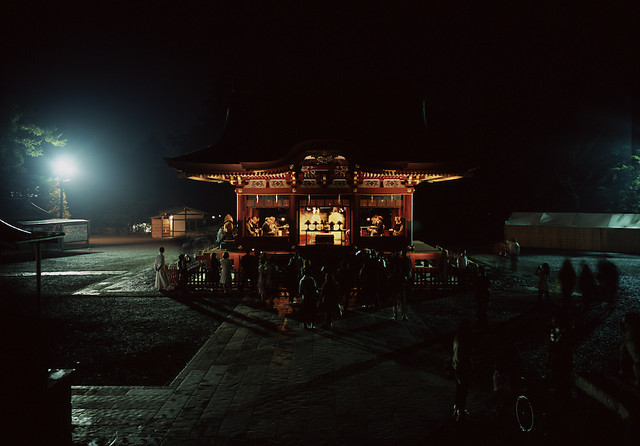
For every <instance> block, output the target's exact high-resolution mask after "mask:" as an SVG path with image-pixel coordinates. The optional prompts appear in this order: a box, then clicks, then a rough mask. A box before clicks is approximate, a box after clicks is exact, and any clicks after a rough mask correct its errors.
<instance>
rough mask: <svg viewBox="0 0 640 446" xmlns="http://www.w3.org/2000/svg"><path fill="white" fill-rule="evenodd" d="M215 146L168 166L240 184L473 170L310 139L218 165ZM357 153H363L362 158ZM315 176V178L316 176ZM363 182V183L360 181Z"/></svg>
mask: <svg viewBox="0 0 640 446" xmlns="http://www.w3.org/2000/svg"><path fill="white" fill-rule="evenodd" d="M215 153H216V150H215V147H214V146H212V147H208V148H205V149H203V150H200V151H196V152H192V153H189V154H186V155H182V156H178V157H175V158H165V161H166V162H167V164H168V165H169V166H170V167H171V168H173V169H175V170H177V171H178V172H180V173H181V174H182V175H184V176H185V177H187V178H190V179H194V180H200V181H214V182H220V181H228V182H230V183H232V184H235V185H239V184H240V183H241V182H242V181H243V180H245V179H247V178H248V177H257V176H263V177H283V176H286V174H287V173H294V172H300V171H303V172H305V171H314V172H332V173H335V172H337V171H340V172H344V174H345V176H346V173H347V172H350V173H351V175H353V174H354V173H356V175H357V173H360V174H361V176H366V177H380V176H398V175H401V176H406V177H411V180H410V181H412V184H410V185H415V184H418V183H420V182H422V181H444V180H451V179H458V178H462V177H464V176H469V175H470V174H471V173H472V171H473V170H474V169H473V168H470V167H469V166H464V165H462V164H461V163H436V162H434V163H417V162H410V161H378V160H375V159H370V158H369V157H366V156H363V155H362V151H360V150H357V148H356V147H355V146H353V145H352V144H349V143H347V142H344V141H340V140H308V141H303V142H301V143H299V144H297V145H296V146H294V147H293V148H292V149H291V150H290V151H289V153H287V154H286V155H285V156H284V157H282V158H280V159H277V160H273V161H240V162H237V163H216V162H213V160H214V159H215ZM357 154H360V156H359V157H358V156H357ZM312 176H313V175H312ZM360 182H361V181H360Z"/></svg>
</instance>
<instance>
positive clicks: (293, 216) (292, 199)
mask: <svg viewBox="0 0 640 446" xmlns="http://www.w3.org/2000/svg"><path fill="white" fill-rule="evenodd" d="M298 215H299V209H298V199H297V197H296V196H295V195H294V194H290V195H289V246H292V245H296V246H298V245H299V244H300V231H299V230H298V223H299V222H298Z"/></svg>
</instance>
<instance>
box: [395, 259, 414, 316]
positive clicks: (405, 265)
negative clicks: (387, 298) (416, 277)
mask: <svg viewBox="0 0 640 446" xmlns="http://www.w3.org/2000/svg"><path fill="white" fill-rule="evenodd" d="M412 278H413V272H412V270H411V259H410V258H409V257H407V253H406V252H403V253H402V255H399V254H398V253H394V255H393V257H392V259H391V295H392V296H393V299H392V303H393V318H394V319H395V320H398V319H400V318H402V320H404V321H406V320H407V288H408V287H409V286H410V281H411V279H412Z"/></svg>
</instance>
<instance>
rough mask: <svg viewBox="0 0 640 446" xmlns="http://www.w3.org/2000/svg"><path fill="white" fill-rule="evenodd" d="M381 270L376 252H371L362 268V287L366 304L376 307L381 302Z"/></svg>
mask: <svg viewBox="0 0 640 446" xmlns="http://www.w3.org/2000/svg"><path fill="white" fill-rule="evenodd" d="M379 273H380V270H379V264H378V259H377V258H376V254H375V252H373V251H372V252H370V253H368V254H367V257H366V258H365V260H364V264H363V265H362V269H361V270H360V287H361V289H362V294H363V297H364V302H363V303H364V305H366V306H367V307H375V306H378V305H379V304H380V287H379V279H380V275H379Z"/></svg>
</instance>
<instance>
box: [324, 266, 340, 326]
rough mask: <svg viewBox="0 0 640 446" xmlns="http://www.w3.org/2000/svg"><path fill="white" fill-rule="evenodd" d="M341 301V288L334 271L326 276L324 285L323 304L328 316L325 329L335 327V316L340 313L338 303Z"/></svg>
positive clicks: (328, 272)
mask: <svg viewBox="0 0 640 446" xmlns="http://www.w3.org/2000/svg"><path fill="white" fill-rule="evenodd" d="M339 301H340V286H339V285H338V282H337V281H336V278H335V275H334V273H333V272H332V271H327V273H326V274H325V279H324V283H323V285H322V304H323V306H324V308H323V309H324V311H325V314H326V318H325V328H329V329H330V328H332V327H333V314H334V313H339V311H340V309H339V307H338V303H339Z"/></svg>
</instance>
